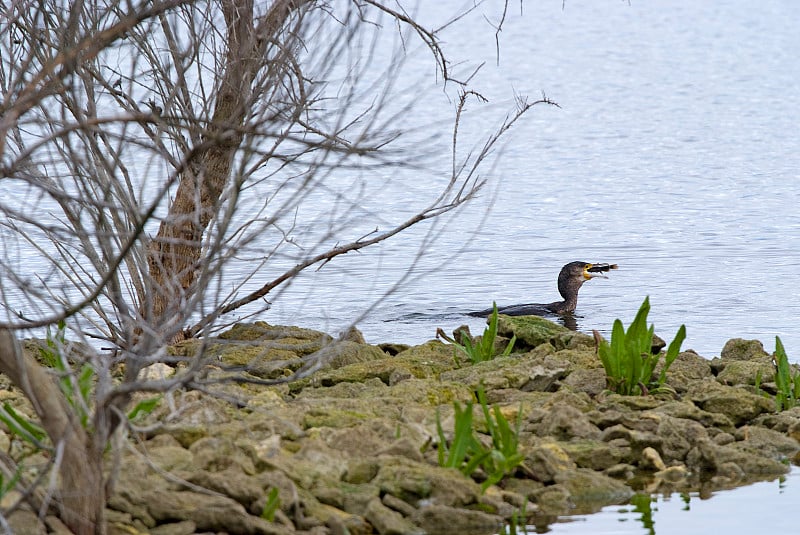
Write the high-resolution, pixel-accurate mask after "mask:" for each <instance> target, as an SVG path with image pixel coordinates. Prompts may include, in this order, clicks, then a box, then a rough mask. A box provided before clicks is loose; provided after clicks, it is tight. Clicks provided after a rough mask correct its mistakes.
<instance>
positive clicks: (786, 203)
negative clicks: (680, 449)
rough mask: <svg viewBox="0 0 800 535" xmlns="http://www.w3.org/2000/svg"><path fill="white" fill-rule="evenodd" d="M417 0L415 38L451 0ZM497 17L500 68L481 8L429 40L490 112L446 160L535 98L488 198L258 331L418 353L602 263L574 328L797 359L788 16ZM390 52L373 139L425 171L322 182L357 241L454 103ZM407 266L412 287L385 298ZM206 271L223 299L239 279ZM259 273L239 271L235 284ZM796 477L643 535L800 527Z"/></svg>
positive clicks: (358, 261)
mask: <svg viewBox="0 0 800 535" xmlns="http://www.w3.org/2000/svg"><path fill="white" fill-rule="evenodd" d="M421 3H422V4H423V5H422V6H420V10H421V12H420V14H419V17H420V20H422V22H423V23H424V24H425V25H426V26H428V27H436V26H438V25H440V24H443V23H444V22H445V21H446V20H447V19H448V17H449V16H451V15H453V14H454V13H456V12H457V11H458V10H459V9H460V8H463V7H465V6H469V5H471V4H472V3H471V2H459V1H454V0H451V1H440V2H425V1H423V2H421ZM509 4H510V5H509V7H510V10H509V13H508V14H507V17H506V21H505V23H504V26H503V31H502V32H501V33H500V34H499V43H500V52H499V60H500V61H499V66H498V65H497V64H496V63H497V62H496V56H495V36H494V29H493V28H492V26H491V25H490V23H489V22H497V20H498V18H499V14H500V13H501V7H502V6H501V2H498V1H492V2H486V3H484V4H482V5H481V7H480V8H479V9H478V10H476V11H475V12H473V13H472V14H470V15H469V16H467V17H465V18H464V19H462V20H461V21H460V22H459V23H458V24H457V25H454V26H452V27H450V28H449V29H447V30H444V31H442V32H441V34H440V36H441V37H442V39H443V43H444V51H445V53H446V54H447V55H448V56H449V57H450V58H451V59H452V60H453V61H454V62H455V63H454V64H453V65H452V67H453V69H454V71H455V72H456V73H457V75H458V76H459V77H461V78H466V77H467V76H468V75H469V73H471V72H472V69H473V68H474V67H476V66H478V65H480V64H481V63H483V66H482V67H481V69H480V70H479V72H478V74H477V76H475V78H474V81H473V84H472V87H473V88H474V89H476V90H477V91H479V92H480V93H481V94H483V95H484V96H486V97H487V98H488V99H489V102H488V103H487V104H480V103H478V102H477V101H476V100H472V101H471V102H470V106H469V108H468V110H469V113H468V115H467V116H466V117H465V121H464V124H463V125H462V129H461V131H462V134H463V135H464V137H463V144H462V145H461V149H460V152H459V154H460V155H461V156H463V155H464V154H466V151H468V150H469V149H470V148H473V147H475V146H477V145H479V144H480V143H481V140H482V137H484V136H485V135H488V134H489V132H490V131H491V130H492V129H493V128H496V127H497V126H498V125H499V123H500V121H501V119H502V117H503V116H504V115H505V114H506V113H508V112H510V111H511V110H513V108H514V96H515V95H527V96H528V98H529V99H536V98H538V97H540V96H541V94H542V92H544V93H546V95H547V96H548V97H549V98H551V99H553V100H554V101H556V102H557V103H558V104H559V105H560V108H555V107H547V106H539V107H537V108H535V109H534V110H533V111H531V112H530V113H529V114H528V115H527V116H526V117H525V118H524V119H523V120H522V121H521V122H520V123H519V124H517V125H516V126H515V127H514V128H513V129H512V130H511V131H510V132H509V135H508V136H507V137H506V138H505V141H504V143H503V144H502V147H501V148H500V149H499V150H498V151H496V154H497V155H498V156H499V158H498V160H497V161H496V162H495V164H494V165H493V166H489V167H486V168H484V172H483V176H484V177H486V178H488V179H489V186H488V187H487V188H486V189H485V190H484V191H483V193H482V195H481V197H479V198H478V199H476V200H475V202H473V203H470V204H468V205H467V206H466V207H465V208H464V209H462V210H460V211H459V212H458V213H457V214H455V217H452V218H448V219H446V220H445V221H443V222H440V223H438V224H436V225H435V226H433V227H432V226H431V225H422V226H420V227H417V228H415V229H413V230H411V231H409V232H407V233H404V234H402V235H401V236H399V237H398V239H396V240H393V241H390V242H386V243H384V244H382V245H381V246H380V247H378V248H376V249H374V250H366V251H364V252H363V253H360V254H350V255H347V256H346V257H342V258H340V259H337V260H336V261H334V262H331V263H329V264H327V265H325V266H324V267H323V268H322V269H321V270H319V271H315V272H309V273H307V274H304V275H303V276H302V277H300V278H299V279H298V280H297V281H295V282H294V283H293V284H292V285H291V287H289V288H288V289H285V290H283V291H281V292H279V293H278V295H276V296H270V297H271V298H272V297H275V298H274V306H273V308H272V310H271V311H269V312H267V313H265V314H262V315H260V316H259V319H264V320H266V321H269V322H272V323H285V324H296V325H302V326H306V327H314V328H319V329H322V330H325V331H328V332H330V333H333V334H335V333H336V332H338V331H339V330H341V329H343V328H345V327H347V326H348V325H349V324H350V323H351V322H352V321H354V320H355V319H356V318H358V317H359V315H361V314H362V313H363V312H364V311H365V310H366V309H367V308H368V307H369V306H371V305H372V304H373V303H375V302H376V301H379V304H378V305H377V307H376V308H375V309H374V310H372V311H371V312H370V313H369V314H367V315H366V316H365V317H364V318H363V319H361V320H360V321H358V326H359V328H360V329H361V330H362V331H363V332H364V334H365V336H366V338H367V339H368V340H369V341H371V342H385V341H396V342H406V343H417V342H421V341H423V340H427V339H430V338H432V337H433V336H434V332H435V330H436V328H437V327H442V328H444V329H445V330H452V329H453V328H455V327H457V326H459V325H460V324H462V323H469V324H470V325H471V326H472V328H473V331H479V330H480V329H481V326H482V321H481V320H477V319H471V318H467V317H466V316H464V315H463V314H461V312H463V311H467V310H474V309H482V308H485V307H488V306H490V305H491V302H492V300H496V301H497V302H498V303H499V304H512V303H519V302H549V301H553V300H555V299H557V297H558V296H557V293H556V289H555V278H556V275H557V273H558V270H559V268H560V267H561V265H563V264H564V263H566V262H569V261H572V260H586V261H598V262H613V263H617V264H619V266H620V269H619V271H616V272H613V273H612V274H611V275H610V277H609V279H608V280H593V281H590V282H588V283H587V284H586V285H585V286H584V288H583V289H582V291H581V298H580V302H579V306H578V311H577V314H578V324H579V327H580V328H581V329H584V330H590V329H599V330H601V331H604V332H607V331H608V330H609V329H610V327H611V324H612V322H613V320H614V319H615V318H622V319H623V320H624V321H625V322H629V321H630V320H631V319H632V318H633V316H634V314H635V312H636V310H637V309H638V307H639V305H640V304H641V302H642V300H643V299H644V297H645V296H647V295H649V296H650V300H651V306H652V311H651V314H650V319H651V321H653V322H654V323H655V324H656V328H657V332H658V333H659V334H661V336H662V337H664V338H668V339H671V337H672V336H673V335H674V333H675V332H676V331H677V329H678V327H679V325H680V324H682V323H685V324H686V327H687V333H688V338H687V341H686V342H685V344H684V347H689V348H694V349H695V350H697V351H698V352H699V353H700V354H702V355H704V356H706V357H709V358H710V357H713V356H714V355H718V354H719V351H720V349H721V348H722V346H723V344H724V343H725V341H726V340H727V339H729V338H732V337H746V338H758V339H760V340H762V341H763V342H764V343H765V346H766V347H767V349H768V350H772V349H773V347H774V337H775V336H776V335H779V336H781V338H782V340H783V342H784V345H785V346H786V348H787V351H788V353H789V356H790V359H791V360H793V361H800V330H798V329H797V320H798V318H799V317H800V291H798V286H797V285H798V275H797V270H798V266H800V210H798V206H797V205H798V201H800V151H799V150H798V141H797V140H798V133H799V132H800V131H799V129H798V125H800V61H798V59H797V57H798V56H797V54H798V50H800V31H798V29H797V28H798V23H800V3H799V2H795V1H794V0H785V1H779V0H765V1H762V2H758V3H754V2H747V1H745V0H718V1H715V2H697V1H688V0H686V1H669V2H668V1H666V0H660V1H656V0H654V1H648V2H643V1H637V0H631V2H625V1H619V0H615V1H605V2H599V1H577V0H566V2H563V8H562V1H560V0H549V1H536V2H531V1H529V2H524V3H522V8H523V13H522V14H520V13H519V8H520V5H519V3H518V2H513V1H512V2H510V3H509ZM484 15H485V16H486V17H487V18H488V21H487V19H486V18H484ZM386 30H387V35H390V36H391V35H393V34H392V32H393V31H394V28H393V27H391V26H387V28H386ZM389 39H391V37H389ZM405 43H406V48H407V50H408V53H409V55H408V59H407V60H406V61H405V64H404V65H403V71H402V78H401V79H400V80H399V81H398V84H397V86H398V87H399V88H403V89H404V93H403V94H401V95H399V96H397V97H396V101H399V102H401V103H405V104H408V103H409V102H413V103H414V104H415V107H414V108H412V109H410V110H409V111H408V112H404V113H403V114H401V115H400V116H398V117H397V118H395V121H394V122H393V123H391V124H392V126H393V127H396V128H398V129H400V130H404V129H410V130H411V132H410V133H409V134H408V135H407V136H406V137H405V138H403V139H402V140H401V144H404V145H402V146H405V147H406V149H405V150H406V152H405V154H407V156H408V158H409V160H412V161H413V160H415V159H416V158H417V157H418V155H419V154H418V153H420V154H424V155H425V157H426V159H425V162H426V163H425V167H426V169H427V171H424V172H423V171H417V170H414V171H396V173H397V175H396V176H381V175H380V170H378V171H375V172H373V173H372V174H370V173H369V172H364V173H363V174H362V175H357V174H356V175H351V176H344V177H341V176H338V175H337V174H334V175H332V176H331V177H330V179H331V180H332V181H336V180H342V181H343V182H344V183H347V181H353V182H356V183H358V184H359V186H360V187H363V188H364V190H363V192H362V193H360V195H361V197H362V198H363V199H364V208H363V212H361V213H360V214H358V217H359V218H360V219H361V224H362V226H363V227H364V229H365V230H367V231H368V230H372V229H374V228H375V227H381V228H385V226H386V224H387V223H392V222H395V223H396V222H399V221H402V219H403V217H404V215H405V214H407V213H409V212H410V211H411V210H412V208H413V206H414V203H417V206H419V203H420V202H424V200H425V199H429V198H430V197H431V196H432V195H435V194H436V192H437V191H438V189H437V188H438V187H439V186H440V185H441V183H442V181H443V180H446V178H447V172H448V167H449V158H450V155H449V152H448V151H449V146H450V128H449V122H450V121H451V120H452V115H453V108H454V102H453V98H454V94H455V91H454V89H455V86H454V84H450V85H449V86H448V87H447V88H445V89H443V88H442V86H441V84H437V83H436V81H435V79H434V78H435V68H434V63H433V60H432V59H431V56H430V54H429V53H427V51H425V50H424V47H421V46H419V45H418V44H415V43H418V41H416V40H415V39H414V37H413V36H407V40H406V42H405ZM383 53H384V52H382V51H378V52H377V54H378V55H380V54H383ZM376 64H380V61H378V62H376ZM391 102H393V103H394V102H395V99H393V100H392V101H391ZM389 111H390V112H391V110H389ZM437 154H440V157H438V158H436V157H433V158H432V156H436V155H437ZM387 172H388V171H387ZM392 173H395V171H392ZM393 179H397V180H393ZM332 187H333V186H332ZM310 201H311V202H313V201H314V198H311V199H310ZM317 208H320V209H322V208H324V206H318V207H317ZM301 215H302V214H301ZM354 217H355V216H354ZM321 220H324V218H322V219H321ZM431 233H435V234H436V239H435V240H433V241H432V242H430V243H426V245H424V246H423V248H422V250H421V251H420V248H419V247H420V246H419V243H420V241H421V240H423V239H424V238H426V237H430V236H431ZM359 235H360V234H357V233H356V234H353V233H349V234H348V233H345V234H343V235H342V237H341V239H342V240H343V241H344V240H351V239H356V238H357V237H358V236H359ZM265 247H266V246H265ZM420 252H421V253H423V254H422V255H421V256H417V255H418V253H420ZM20 262H21V264H22V265H25V266H26V267H28V266H29V263H28V261H27V259H25V258H23V259H22V260H21V261H20ZM34 267H35V266H34ZM248 267H249V266H247V265H245V266H244V268H245V269H246V268H248ZM410 267H413V272H412V273H413V276H412V277H411V278H410V279H409V280H407V281H405V282H404V284H402V285H401V286H400V287H399V288H397V289H396V290H395V291H392V292H389V290H390V289H391V288H392V287H393V284H394V283H395V282H396V281H397V280H398V279H399V278H400V277H402V276H403V275H405V274H407V273H408V272H409V271H408V270H409V268H410ZM32 271H35V269H33V268H32ZM227 274H228V275H229V276H230V278H231V281H232V282H231V284H233V282H235V281H236V280H237V275H238V273H237V272H236V270H235V269H231V270H229V271H228V272H227ZM271 275H272V274H271V273H259V274H258V276H257V277H256V278H255V279H254V280H253V281H252V284H253V286H256V287H257V286H260V284H263V282H264V281H265V280H269V278H270V276H271ZM272 276H274V275H272ZM387 292H389V294H388V295H386V294H387ZM242 312H243V313H246V312H247V310H243V311H242ZM796 479H797V477H796V474H793V475H792V476H791V477H790V479H789V480H788V483H787V484H786V486H785V491H784V487H779V486H778V484H777V483H772V484H770V483H765V484H758V485H753V486H751V487H747V488H745V489H740V490H736V491H731V492H723V493H719V494H718V495H717V496H715V497H714V498H712V499H711V500H707V501H700V500H698V499H696V498H694V499H693V500H692V501H691V507H690V511H689V512H688V513H687V512H685V511H683V508H682V505H683V504H682V503H681V502H680V501H679V500H678V499H676V498H674V497H673V498H672V499H671V500H670V501H662V502H659V504H658V512H657V513H656V515H655V518H656V526H655V531H656V532H657V533H659V534H661V535H664V534H668V533H675V532H680V533H682V534H686V533H705V532H707V531H709V530H712V529H718V528H719V529H722V530H724V532H725V533H728V534H737V533H742V534H744V533H753V532H756V531H759V532H764V531H779V530H782V532H788V531H789V530H790V529H791V528H793V527H795V526H796V525H797V521H798V520H800V515H797V514H796V513H794V511H795V510H796V502H797V499H796V498H795V499H794V500H788V501H787V500H786V497H787V496H789V495H790V494H791V492H789V491H793V489H794V488H795V486H796ZM776 489H777V490H776ZM793 493H794V496H796V495H797V492H796V491H793ZM789 502H791V503H789ZM704 511H713V512H710V513H705V512H704ZM765 511H766V512H765ZM768 512H772V513H774V514H772V515H770V514H768ZM635 518H636V515H634V514H620V513H619V508H609V509H607V510H606V511H604V512H603V513H600V514H597V515H591V516H589V517H587V518H585V519H584V518H580V519H579V520H576V521H574V522H571V523H565V524H558V525H555V526H553V531H554V532H556V533H620V534H639V533H644V532H645V531H644V529H643V528H642V526H641V524H640V523H637V521H636V519H635ZM753 518H757V520H753V521H752V523H748V522H751V519H753ZM787 519H789V520H791V521H792V522H791V523H790V524H789V525H788V527H787V524H786V522H787ZM621 520H624V521H621ZM678 527H680V529H678ZM604 530H605V531H604Z"/></svg>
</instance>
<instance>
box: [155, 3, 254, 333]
mask: <svg viewBox="0 0 800 535" xmlns="http://www.w3.org/2000/svg"><path fill="white" fill-rule="evenodd" d="M222 10H223V12H224V15H225V21H226V23H227V32H228V36H227V54H226V60H225V66H224V72H223V75H222V77H221V81H220V84H219V93H218V95H217V97H216V102H215V108H214V113H213V116H212V119H211V124H210V125H209V126H208V128H207V130H206V131H205V132H204V135H203V136H202V139H203V142H202V146H201V147H200V148H199V150H197V153H196V154H194V156H193V157H192V158H191V159H190V161H189V164H188V165H187V166H186V167H185V169H184V170H183V172H182V173H181V176H180V183H179V184H178V190H177V192H176V194H175V199H174V200H173V201H172V204H171V205H170V209H169V213H168V215H167V217H166V218H165V219H164V220H163V221H162V222H161V226H160V228H159V231H158V235H157V236H156V238H155V239H154V240H153V242H152V243H151V244H150V249H149V251H148V269H149V271H150V278H151V282H152V285H153V293H152V298H151V299H152V300H151V302H150V303H143V304H142V306H143V307H144V310H142V315H143V316H144V317H145V318H148V319H149V320H150V322H151V324H152V325H164V324H166V322H167V321H168V320H170V319H173V318H177V317H178V312H179V311H180V309H181V308H182V307H181V302H182V301H184V299H185V298H187V297H188V296H189V295H190V294H191V292H192V288H193V284H194V282H195V272H196V270H197V266H198V264H199V262H200V260H201V248H202V241H203V233H204V232H205V230H206V227H207V226H208V224H209V222H210V221H211V218H212V217H213V215H214V214H215V213H216V211H217V208H218V204H219V201H220V196H221V195H222V192H223V190H224V189H225V186H226V185H227V183H228V179H229V177H230V171H231V163H232V161H233V156H234V154H235V152H236V150H237V149H238V148H239V146H240V144H241V141H242V126H243V124H244V119H245V116H246V113H247V111H248V109H249V105H250V102H249V100H250V95H251V93H252V92H251V90H250V87H251V84H252V80H253V76H254V74H255V70H256V69H257V66H258V61H257V60H256V52H257V45H256V39H255V33H254V27H253V22H254V21H253V3H252V0H227V1H223V2H222ZM148 307H149V310H148ZM173 327H175V326H173Z"/></svg>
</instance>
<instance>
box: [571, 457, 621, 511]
mask: <svg viewBox="0 0 800 535" xmlns="http://www.w3.org/2000/svg"><path fill="white" fill-rule="evenodd" d="M555 481H556V483H557V484H560V485H563V486H564V487H565V488H566V489H567V490H568V491H569V493H570V497H571V498H572V501H573V502H574V503H575V505H576V506H577V508H578V510H579V511H581V512H595V511H599V510H600V509H601V508H603V507H605V506H606V505H609V504H622V503H626V502H627V501H628V500H629V499H630V498H631V496H633V490H631V488H630V487H628V486H627V485H625V484H624V483H621V482H620V481H617V480H616V479H612V478H611V477H609V476H607V475H605V474H603V473H600V472H595V471H594V470H589V469H588V468H578V469H576V470H568V471H565V472H561V473H558V474H556V476H555Z"/></svg>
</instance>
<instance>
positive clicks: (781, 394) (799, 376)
mask: <svg viewBox="0 0 800 535" xmlns="http://www.w3.org/2000/svg"><path fill="white" fill-rule="evenodd" d="M773 361H774V364H775V385H776V387H777V393H776V394H775V406H776V408H777V410H778V411H783V410H786V409H791V408H792V407H794V406H796V405H797V404H798V399H800V372H795V373H792V367H791V366H790V365H789V358H788V357H787V355H786V350H785V349H784V347H783V342H781V339H780V337H779V336H776V337H775V356H774V357H773Z"/></svg>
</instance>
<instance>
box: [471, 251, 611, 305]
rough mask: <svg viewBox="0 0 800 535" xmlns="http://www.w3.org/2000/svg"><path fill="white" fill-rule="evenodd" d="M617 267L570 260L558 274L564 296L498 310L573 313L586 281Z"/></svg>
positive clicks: (561, 292) (560, 289)
mask: <svg viewBox="0 0 800 535" xmlns="http://www.w3.org/2000/svg"><path fill="white" fill-rule="evenodd" d="M612 269H617V265H616V264H590V263H589V262H570V263H569V264H567V265H566V266H564V267H563V268H561V272H560V273H559V274H558V293H560V294H561V297H563V298H564V300H563V301H556V302H555V303H548V304H537V303H526V304H522V305H510V306H504V307H497V312H498V313H500V314H506V315H508V316H546V315H548V314H572V313H573V312H575V307H576V306H577V305H578V290H580V288H581V286H582V285H583V283H584V282H586V281H587V280H589V279H593V278H595V277H603V278H606V277H605V276H604V275H601V273H603V272H604V271H609V270H612ZM491 313H492V309H491V308H487V309H486V310H479V311H477V312H469V313H468V315H470V316H477V317H481V318H485V317H487V316H489V315H490V314H491Z"/></svg>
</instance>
